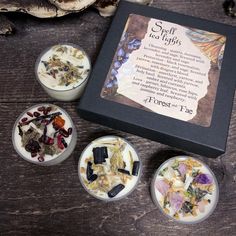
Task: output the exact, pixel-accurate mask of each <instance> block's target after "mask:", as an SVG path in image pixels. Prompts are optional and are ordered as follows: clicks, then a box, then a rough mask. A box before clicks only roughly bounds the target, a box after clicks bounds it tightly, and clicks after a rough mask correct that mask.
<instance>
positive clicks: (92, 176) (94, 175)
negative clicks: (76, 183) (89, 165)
mask: <svg viewBox="0 0 236 236" xmlns="http://www.w3.org/2000/svg"><path fill="white" fill-rule="evenodd" d="M97 178H98V176H97V175H96V174H93V175H91V176H90V177H89V179H88V181H89V182H93V181H95V180H96V179H97Z"/></svg>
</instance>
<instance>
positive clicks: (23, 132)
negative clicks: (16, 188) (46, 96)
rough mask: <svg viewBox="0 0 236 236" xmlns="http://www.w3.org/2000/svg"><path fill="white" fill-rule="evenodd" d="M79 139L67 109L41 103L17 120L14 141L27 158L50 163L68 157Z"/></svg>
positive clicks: (21, 153) (20, 153)
mask: <svg viewBox="0 0 236 236" xmlns="http://www.w3.org/2000/svg"><path fill="white" fill-rule="evenodd" d="M76 140H77V133H76V129H75V126H74V124H73V122H72V120H71V118H70V116H69V115H68V113H67V112H66V111H64V110H63V109H62V108H60V107H58V106H55V105H52V104H39V105H36V106H33V107H30V108H29V109H27V110H26V111H24V112H23V113H22V114H21V115H20V116H19V117H18V119H17V120H16V122H15V125H14V127H13V131H12V142H13V146H14V148H15V150H16V152H17V153H18V154H19V155H20V156H21V157H22V158H23V159H25V160H26V161H29V162H31V163H34V164H38V165H43V166H48V165H55V164H58V163H60V162H62V161H64V160H65V159H67V158H68V157H69V156H70V155H71V153H72V152H73V150H74V148H75V145H76Z"/></svg>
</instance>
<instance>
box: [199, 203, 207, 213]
mask: <svg viewBox="0 0 236 236" xmlns="http://www.w3.org/2000/svg"><path fill="white" fill-rule="evenodd" d="M205 205H206V204H205V202H204V201H200V202H199V203H198V209H199V211H200V212H201V213H203V212H205Z"/></svg>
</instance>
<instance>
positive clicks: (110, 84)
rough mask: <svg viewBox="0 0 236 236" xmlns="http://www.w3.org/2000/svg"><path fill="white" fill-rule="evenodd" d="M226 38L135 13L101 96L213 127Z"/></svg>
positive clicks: (126, 28) (127, 26)
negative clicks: (213, 115)
mask: <svg viewBox="0 0 236 236" xmlns="http://www.w3.org/2000/svg"><path fill="white" fill-rule="evenodd" d="M225 41H226V38H225V36H222V35H219V34H216V33H212V32H207V31H203V30H199V29H193V28H187V27H184V26H181V25H177V24H174V23H170V22H166V21H163V20H158V19H152V18H148V17H144V16H139V15H133V14H132V15H130V17H129V19H128V21H127V24H126V27H125V30H124V32H123V35H122V38H121V40H120V43H119V45H118V48H117V52H116V54H115V56H114V59H113V62H112V65H111V68H110V70H109V73H108V76H107V78H106V81H105V84H104V87H103V90H102V92H101V96H102V97H103V98H105V99H109V100H112V101H116V102H119V103H123V104H126V105H129V106H132V107H137V108H140V109H144V110H148V111H152V112H155V113H158V114H161V115H165V116H168V117H172V118H175V119H179V120H183V121H188V122H191V123H195V124H198V125H202V126H210V123H211V117H212V113H213V108H214V102H215V96H216V91H217V85H218V80H219V75H220V68H221V63H222V60H223V52H224V46H225Z"/></svg>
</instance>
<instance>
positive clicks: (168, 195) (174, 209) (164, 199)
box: [151, 156, 219, 224]
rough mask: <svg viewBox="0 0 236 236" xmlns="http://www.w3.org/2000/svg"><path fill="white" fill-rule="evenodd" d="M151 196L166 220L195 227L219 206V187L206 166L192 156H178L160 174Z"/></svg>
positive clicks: (152, 184)
mask: <svg viewBox="0 0 236 236" xmlns="http://www.w3.org/2000/svg"><path fill="white" fill-rule="evenodd" d="M151 195H152V199H153V201H154V203H155V204H156V205H157V206H158V207H159V209H160V210H161V212H162V213H164V214H165V215H166V216H168V217H169V218H172V219H174V220H176V221H178V222H180V223H185V224H194V223H199V222H201V221H203V220H205V219H206V218H208V217H209V216H210V215H211V214H212V212H213V211H214V209H215V207H216V205H217V202H218V198H219V187H218V183H217V180H216V177H215V175H214V173H213V172H212V171H211V170H210V168H209V167H208V166H207V165H206V164H204V163H203V162H201V161H199V160H197V159H195V158H192V157H189V156H176V157H173V158H171V159H169V160H167V161H165V162H164V163H163V164H162V165H161V166H160V167H159V168H158V170H157V171H156V173H155V175H154V178H153V180H152V183H151Z"/></svg>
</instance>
